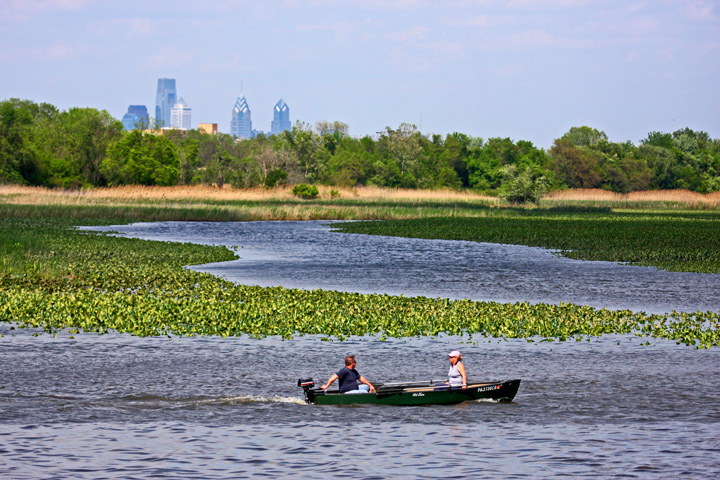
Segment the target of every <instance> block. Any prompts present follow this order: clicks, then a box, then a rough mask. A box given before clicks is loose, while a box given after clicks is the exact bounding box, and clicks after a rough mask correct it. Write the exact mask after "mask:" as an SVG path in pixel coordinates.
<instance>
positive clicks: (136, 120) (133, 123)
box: [122, 105, 148, 131]
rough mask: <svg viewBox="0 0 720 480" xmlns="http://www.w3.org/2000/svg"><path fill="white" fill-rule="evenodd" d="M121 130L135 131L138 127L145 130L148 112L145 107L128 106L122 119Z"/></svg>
mask: <svg viewBox="0 0 720 480" xmlns="http://www.w3.org/2000/svg"><path fill="white" fill-rule="evenodd" d="M122 124H123V128H124V129H125V130H127V131H130V130H135V129H136V128H137V126H138V124H139V125H141V126H142V127H143V128H146V127H147V125H148V111H147V107H146V106H145V105H130V106H129V107H128V111H127V113H126V114H125V115H123V117H122Z"/></svg>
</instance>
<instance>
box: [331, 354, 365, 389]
mask: <svg viewBox="0 0 720 480" xmlns="http://www.w3.org/2000/svg"><path fill="white" fill-rule="evenodd" d="M356 364H357V361H356V360H355V356H354V355H348V356H347V357H345V366H344V367H343V368H341V369H340V370H339V371H338V372H337V373H334V374H333V376H332V377H330V380H328V381H327V383H326V384H325V385H323V386H322V387H320V388H322V389H323V390H327V389H328V387H329V386H330V385H331V384H332V383H333V382H334V381H335V380H338V379H339V380H340V382H339V385H340V393H370V392H372V393H375V387H373V386H372V384H371V383H370V382H368V381H367V380H365V377H363V376H362V375H360V374H359V373H358V371H357V370H355V365H356ZM358 382H360V383H362V384H363V385H358Z"/></svg>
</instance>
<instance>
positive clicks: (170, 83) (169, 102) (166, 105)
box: [155, 78, 177, 127]
mask: <svg viewBox="0 0 720 480" xmlns="http://www.w3.org/2000/svg"><path fill="white" fill-rule="evenodd" d="M176 103H177V90H176V89H175V79H174V78H158V86H157V95H156V96H155V122H156V126H158V127H169V126H170V125H171V123H170V120H171V119H170V110H172V107H174V106H175V104H176Z"/></svg>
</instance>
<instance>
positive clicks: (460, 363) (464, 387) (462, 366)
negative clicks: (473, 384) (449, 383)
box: [458, 362, 467, 390]
mask: <svg viewBox="0 0 720 480" xmlns="http://www.w3.org/2000/svg"><path fill="white" fill-rule="evenodd" d="M458 372H459V373H460V375H462V377H463V386H462V388H463V390H465V389H466V388H467V375H466V374H465V365H463V364H462V362H458Z"/></svg>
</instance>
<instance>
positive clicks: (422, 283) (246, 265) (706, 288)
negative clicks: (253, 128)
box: [92, 222, 720, 313]
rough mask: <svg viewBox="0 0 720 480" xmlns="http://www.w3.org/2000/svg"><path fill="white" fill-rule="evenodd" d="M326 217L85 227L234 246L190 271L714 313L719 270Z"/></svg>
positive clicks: (295, 283) (348, 287)
mask: <svg viewBox="0 0 720 480" xmlns="http://www.w3.org/2000/svg"><path fill="white" fill-rule="evenodd" d="M329 225H332V224H331V223H328V222H230V223H213V222H162V223H138V224H133V225H122V226H113V227H98V228H92V229H93V230H114V231H117V232H122V233H123V234H124V235H126V236H130V237H136V238H144V239H150V240H172V241H180V242H193V243H202V244H212V245H226V246H229V247H233V248H236V250H237V252H238V255H239V256H240V259H239V260H236V261H232V262H223V263H216V264H208V265H202V266H195V267H193V269H195V270H199V271H203V272H209V273H213V274H215V275H219V276H223V277H225V278H227V279H228V280H231V281H234V282H237V283H242V284H247V285H260V286H264V287H267V286H282V287H288V288H305V289H315V288H320V289H324V290H339V291H350V292H360V293H388V294H394V295H400V294H404V295H406V296H426V297H441V298H468V299H471V300H494V301H499V302H517V301H528V302H531V303H539V302H543V303H554V304H558V303H560V302H570V303H576V304H580V305H590V306H593V307H597V308H609V309H614V310H617V309H629V310H633V311H645V312H647V313H668V312H671V311H672V310H676V311H685V312H696V311H698V310H700V311H709V310H710V311H719V310H720V275H717V274H699V273H678V272H666V271H661V270H657V269H655V268H651V267H637V266H628V265H620V264H617V263H613V262H588V261H581V260H571V259H567V258H562V257H559V256H557V255H555V254H554V253H553V252H552V251H549V250H546V249H541V248H533V247H524V246H518V245H498V244H490V243H476V242H461V241H448V240H423V239H408V238H395V237H383V236H375V235H356V234H343V233H337V232H333V231H331V228H330V226H329Z"/></svg>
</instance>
